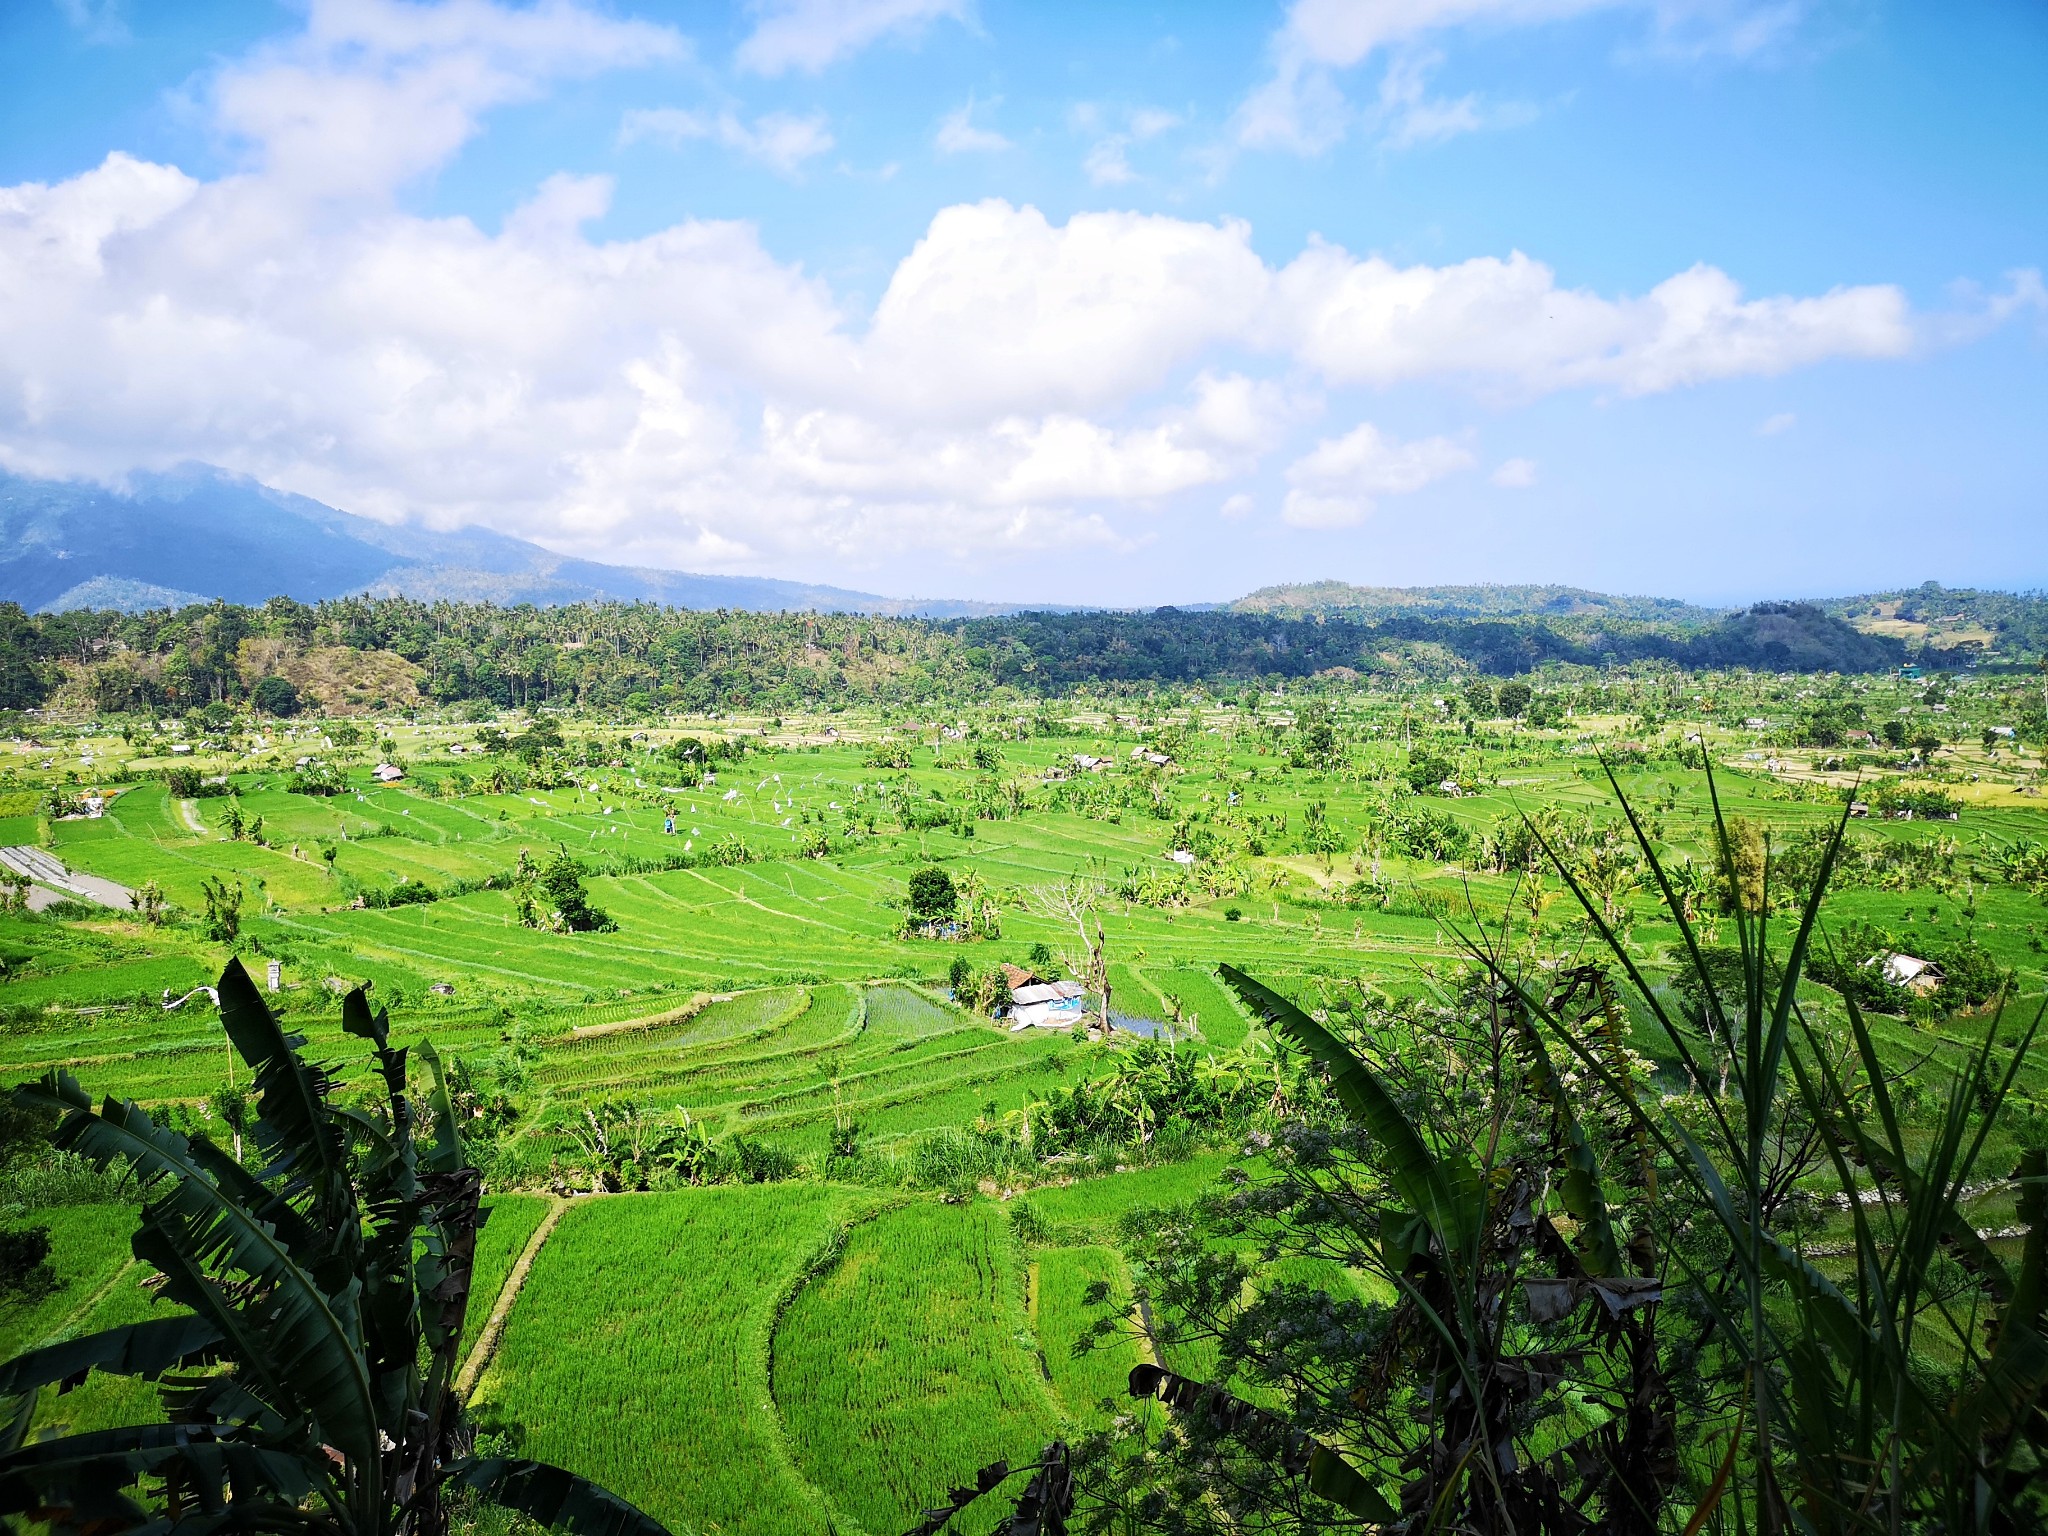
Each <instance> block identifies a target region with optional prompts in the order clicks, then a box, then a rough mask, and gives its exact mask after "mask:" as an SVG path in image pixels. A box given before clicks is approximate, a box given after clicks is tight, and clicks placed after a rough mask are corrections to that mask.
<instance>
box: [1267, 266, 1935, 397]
mask: <svg viewBox="0 0 2048 1536" xmlns="http://www.w3.org/2000/svg"><path fill="white" fill-rule="evenodd" d="M1276 288H1277V304H1276V306H1275V314H1274V322H1275V324H1276V325H1278V326H1279V327H1280V328H1281V333H1282V338H1283V344H1285V345H1288V346H1289V347H1290V348H1291V349H1292V350H1293V351H1294V352H1295V353H1296V355H1298V356H1299V357H1301V358H1302V360H1304V361H1305V362H1307V363H1309V364H1311V365H1312V366H1314V367H1315V368H1317V369H1319V370H1320V371H1321V372H1322V373H1323V374H1324V376H1325V377H1326V378H1328V379H1330V380H1331V381H1332V382H1333V383H1352V384H1390V383H1394V382H1397V381H1399V380H1402V379H1410V378H1418V377H1423V376H1426V375H1442V374H1465V375H1469V376H1472V377H1474V378H1478V379H1482V380H1486V379H1490V380H1494V381H1497V382H1499V383H1500V384H1503V385H1506V386H1509V387H1511V388H1512V389H1514V390H1516V391H1519V392H1526V393H1536V392H1542V391H1546V390H1556V389H1565V388H1571V387H1575V386H1596V387H1612V388H1618V389H1620V390H1622V391H1623V392H1625V393H1629V394H1653V393H1657V392H1659V391H1663V390H1668V389H1676V388H1679V387H1682V386H1684V385H1690V384H1699V383H1704V382H1706V381H1708V380H1710V379H1721V378H1733V377H1738V376H1759V375H1761V376H1770V375H1774V374H1780V373H1785V372H1789V371H1790V370H1792V369H1794V368H1799V367H1804V366H1807V365H1809V364H1812V363H1817V362H1820V361H1822V360H1824V359H1827V358H1833V357H1899V356H1902V355H1904V354H1905V353H1907V352H1908V351H1910V350H1911V349H1912V347H1913V346H1914V344H1915V335H1914V326H1913V321H1912V316H1911V313H1910V309H1909V306H1908V305H1907V302H1906V296H1905V294H1904V293H1902V292H1901V291H1900V290H1899V289H1897V288H1895V287H1892V286H1889V285H1872V286H1865V287H1858V288H1836V289H1833V290H1830V291H1829V292H1827V293H1825V294H1821V295H1819V296H1817V297H1813V298H1791V297H1782V296H1781V297H1774V298H1764V299H1745V298H1744V297H1743V295H1742V290H1741V288H1740V286H1739V285H1738V284H1737V283H1736V282H1735V280H1734V279H1733V278H1731V277H1729V276H1728V274H1727V273H1725V272H1722V271H1720V270H1719V269H1717V268H1714V267H1708V266H1697V267H1693V268H1691V269H1689V270H1687V271H1685V272H1681V273H1678V274H1677V275H1676V276H1674V277H1670V278H1667V279H1665V280H1664V281H1663V282H1661V283H1659V284H1658V285H1657V286H1656V287H1654V288H1652V289H1651V290H1650V291H1649V293H1647V294H1645V295H1643V296H1642V297H1640V298H1619V299H1609V298H1603V297H1601V296H1600V295H1598V294H1594V293H1589V292H1587V291H1585V290H1584V289H1567V288H1560V287H1559V286H1558V285H1557V281H1556V277H1555V275H1554V274H1553V273H1552V272H1551V270H1550V268H1549V267H1547V266H1545V265H1544V264H1543V263H1542V262H1539V261H1533V260H1531V259H1530V258H1529V257H1527V256H1525V255H1523V254H1522V253H1520V252H1519V251H1518V252H1515V253H1514V254H1513V255H1511V256H1508V257H1506V258H1505V259H1503V258H1499V257H1492V256H1483V257H1477V258H1475V259H1473V260H1470V261H1464V262H1459V263H1457V264H1455V265H1452V266H1447V267H1428V266H1415V267H1395V266H1394V265H1392V264H1391V263H1389V262H1387V261H1385V260H1383V259H1381V258H1379V257H1368V258H1365V259H1362V260H1361V259H1360V258H1357V257H1354V256H1352V255H1351V254H1350V253H1349V252H1346V251H1344V250H1342V249H1341V248H1339V247H1337V246H1333V245H1329V244H1327V243H1324V242H1321V241H1314V242H1311V244H1310V246H1309V248H1308V249H1307V250H1306V251H1304V252H1303V253H1302V254H1301V255H1300V256H1298V257H1296V258H1295V259H1294V261H1292V262H1290V263H1289V264H1288V265H1287V267H1286V268H1285V269H1284V270H1282V271H1281V272H1280V273H1279V274H1278V276H1277V279H1276Z"/></svg>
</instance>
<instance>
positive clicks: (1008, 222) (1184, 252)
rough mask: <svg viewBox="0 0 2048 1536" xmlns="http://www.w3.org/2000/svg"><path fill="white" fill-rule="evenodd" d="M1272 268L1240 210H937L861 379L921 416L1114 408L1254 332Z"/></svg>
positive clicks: (899, 271) (999, 205)
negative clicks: (1218, 345)
mask: <svg viewBox="0 0 2048 1536" xmlns="http://www.w3.org/2000/svg"><path fill="white" fill-rule="evenodd" d="M1270 276H1271V275H1270V273H1269V272H1268V269H1267V268H1266V266H1265V264H1264V263H1263V262H1262V261H1261V260H1260V259H1259V257H1258V255H1257V253H1256V252H1254V251H1253V250H1252V248H1251V231H1250V229H1249V228H1248V227H1247V226H1246V225H1244V224H1241V223H1237V222H1235V221H1230V222H1225V223H1221V224H1203V223H1197V222H1192V221H1189V220H1184V219H1175V218H1167V217H1164V216H1160V215H1151V214H1136V213H1083V214H1076V215H1074V217H1073V218H1071V219H1069V220H1068V221H1067V222H1066V223H1065V224H1064V225H1058V226H1055V225H1053V224H1052V223H1050V222H1049V221H1048V220H1047V219H1046V217H1045V215H1044V214H1042V213H1040V212H1039V211H1038V210H1037V209H1036V208H1031V207H1024V208H1016V207H1012V206H1011V205H1010V204H1008V203H1006V202H1002V201H1000V200H993V199H992V200H990V201H988V202H982V203H974V204H963V205H959V206H955V207H952V208H945V209H941V210H940V211H939V213H938V214H937V215H936V216H935V217H934V218H933V219H932V222H931V226H930V228H929V229H928V230H927V231H926V233H925V236H924V238H923V239H922V240H920V241H919V242H918V243H917V245H916V246H915V247H914V248H913V249H912V250H911V252H910V254H909V255H908V256H906V257H905V258H904V259H903V261H902V262H901V264H899V265H898V266H897V268H896V272H895V275H894V276H893V277H892V278H891V279H890V282H889V286H888V288H887V290H886V291H885V292H884V293H883V295H882V299H881V302H880V304H879V305H878V306H877V307H876V310H875V316H874V321H873V323H872V325H871V326H870V328H869V331H868V335H867V338H866V344H865V347H864V354H865V369H866V372H867V379H866V381H865V383H864V392H865V394H866V395H867V397H868V398H869V399H870V400H874V399H875V398H876V397H877V396H878V395H879V396H882V397H886V398H887V399H888V400H889V401H890V402H892V404H893V405H894V407H895V408H897V409H902V410H907V411H911V412H916V413H923V414H925V415H955V416H957V415H961V414H966V415H973V414H976V413H985V412H991V411H997V412H1000V411H1011V410H1016V409H1019V408H1021V407H1022V406H1023V404H1024V402H1027V401H1028V402H1032V403H1033V404H1034V405H1035V406H1036V407H1037V408H1040V409H1061V410H1087V409H1092V408H1096V407H1099V406H1104V405H1109V404H1111V403H1113V402H1116V401H1120V400H1124V399H1128V398H1129V397H1131V396H1133V395H1135V394H1138V393H1140V392H1141V391H1144V390H1148V389H1152V388H1156V387H1157V386H1159V385H1160V384H1162V383H1164V382H1166V380H1167V378H1168V377H1169V375H1171V374H1172V372H1173V371H1174V370H1175V369H1176V368H1178V367H1180V366H1181V365H1183V364H1185V363H1186V362H1188V361H1189V360H1191V359H1192V358H1194V357H1195V355H1196V354H1197V353H1199V352H1201V351H1202V350H1203V349H1204V348H1206V347H1207V346H1209V345H1210V344H1211V343H1214V342H1216V341H1219V340H1224V339H1228V338H1233V337H1240V336H1243V335H1245V334H1247V333H1249V332H1250V331H1251V330H1252V329H1254V328H1255V327H1256V325H1257V324H1258V321H1259V317H1260V313H1261V310H1262V308H1263V306H1264V303H1265V299H1266V293H1267V289H1268V286H1269V283H1270Z"/></svg>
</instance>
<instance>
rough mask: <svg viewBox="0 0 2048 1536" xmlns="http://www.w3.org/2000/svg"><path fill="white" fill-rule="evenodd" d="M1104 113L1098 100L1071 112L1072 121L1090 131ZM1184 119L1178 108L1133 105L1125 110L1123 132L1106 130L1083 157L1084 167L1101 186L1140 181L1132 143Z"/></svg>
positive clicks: (1069, 114)
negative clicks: (1134, 164) (1133, 159)
mask: <svg viewBox="0 0 2048 1536" xmlns="http://www.w3.org/2000/svg"><path fill="white" fill-rule="evenodd" d="M1104 116H1105V113H1104V109H1103V108H1102V107H1100V106H1099V105H1097V104H1096V103H1094V102H1077V103H1075V105H1074V106H1073V107H1072V108H1071V109H1070V110H1069V112H1068V119H1069V121H1070V122H1072V123H1073V125H1074V126H1075V127H1076V128H1079V129H1082V130H1084V131H1088V132H1093V131H1094V130H1095V129H1096V128H1097V127H1098V126H1100V124H1101V122H1102V120H1103V117H1104ZM1180 123H1181V117H1180V114H1179V113H1178V112H1168V111H1166V110H1164V109H1163V108H1160V107H1137V108H1133V109H1131V110H1129V111H1127V112H1125V113H1124V127H1123V131H1122V132H1120V133H1111V134H1106V135H1104V136H1103V137H1102V138H1100V139H1097V140H1096V141H1095V143H1093V144H1091V145H1090V146H1089V147H1088V153H1087V154H1086V155H1084V156H1083V157H1082V159H1081V169H1082V171H1083V172H1084V173H1086V175H1087V177H1088V179H1089V181H1091V182H1093V183H1094V184H1095V185H1096V186H1098V187H1116V186H1122V185H1124V184H1125V183H1127V182H1133V181H1136V180H1137V179H1138V173H1137V172H1136V171H1134V170H1132V169H1131V162H1130V148H1131V146H1132V145H1133V144H1142V143H1144V142H1145V141H1146V140H1147V139H1156V138H1158V137H1159V135H1160V134H1162V133H1166V132H1168V131H1169V130H1171V129H1174V128H1178V127H1179V126H1180Z"/></svg>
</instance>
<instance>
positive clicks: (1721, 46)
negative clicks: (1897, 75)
mask: <svg viewBox="0 0 2048 1536" xmlns="http://www.w3.org/2000/svg"><path fill="white" fill-rule="evenodd" d="M1808 8H1809V7H1808V5H1807V3H1806V0H1368V3H1361V0H1293V4H1291V5H1290V6H1289V7H1288V8H1287V16H1286V19H1285V20H1284V21H1283V22H1282V23H1281V25H1280V28H1279V30H1278V31H1276V32H1275V33H1274V34H1273V36H1272V38H1271V39H1270V40H1269V41H1268V43H1267V55H1268V60H1269V66H1270V69H1269V73H1268V75H1267V78H1266V79H1265V80H1263V81H1262V82H1261V83H1260V84H1259V85H1258V86H1257V87H1255V88H1254V89H1253V90H1252V92H1251V93H1250V94H1249V95H1248V96H1247V97H1246V98H1245V100H1244V101H1243V102H1242V103H1241V104H1240V105H1239V107H1238V110H1237V112H1236V114H1235V117H1234V119H1233V124H1232V126H1233V128H1234V130H1235V136H1236V139H1237V141H1238V143H1240V144H1243V145H1246V146H1248V147H1251V148H1261V149H1284V150H1290V151H1292V152H1294V153H1296V154H1303V155H1314V154H1320V153H1322V152H1323V151H1324V150H1326V149H1328V148H1330V147H1331V146H1332V145H1333V144H1336V143H1337V142H1339V141H1340V140H1341V139H1343V138H1344V137H1345V135H1346V134H1347V133H1349V132H1350V130H1351V129H1352V127H1353V126H1354V125H1355V124H1357V123H1358V122H1360V121H1361V119H1362V118H1364V117H1366V116H1368V114H1362V113H1361V112H1360V111H1359V110H1358V109H1357V108H1356V107H1354V106H1353V105H1352V103H1351V101H1350V100H1349V99H1348V98H1347V97H1346V96H1345V94H1344V90H1343V88H1342V86H1341V85H1339V83H1338V80H1337V76H1338V75H1339V74H1340V73H1341V72H1343V71H1345V70H1350V69H1355V68H1357V67H1359V66H1360V65H1362V64H1364V63H1365V62H1366V61H1367V60H1368V59H1370V58H1372V57H1373V56H1374V55H1376V54H1383V55H1384V54H1391V55H1394V56H1395V57H1394V61H1393V63H1392V64H1390V65H1389V67H1388V71H1387V74H1386V77H1385V79H1384V80H1383V82H1382V84H1381V105H1380V110H1379V112H1378V113H1376V114H1370V116H1371V117H1372V119H1373V120H1374V121H1376V122H1379V123H1380V124H1382V125H1385V126H1387V127H1388V129H1389V131H1388V133H1387V141H1388V142H1389V143H1391V144H1393V145H1395V146H1397V147H1399V146H1401V145H1405V144H1414V143H1422V142H1428V141H1430V140H1432V139H1437V138H1443V137H1447V136H1449V135H1450V134H1451V133H1456V132H1469V131H1471V130H1472V129H1473V128H1476V127H1480V126H1485V125H1487V123H1488V120H1489V119H1491V121H1492V125H1494V126H1507V125H1509V124H1512V123H1514V122H1518V121H1525V120H1526V119H1527V115H1528V114H1527V110H1526V109H1525V108H1520V107H1508V108H1500V109H1491V110H1488V109H1485V108H1483V107H1482V106H1481V104H1480V103H1479V102H1478V100H1477V99H1476V98H1473V97H1465V98H1463V99H1461V100H1460V101H1457V102H1445V103H1427V102H1422V101H1420V100H1418V101H1416V102H1415V103H1414V104H1413V105H1411V106H1410V107H1409V108H1408V109H1407V110H1403V111H1396V112H1393V113H1391V114H1390V112H1389V104H1388V96H1389V94H1390V93H1391V94H1392V95H1393V96H1395V97H1396V98H1398V97H1400V96H1401V95H1402V94H1403V93H1404V92H1406V91H1408V90H1410V89H1411V84H1410V82H1409V81H1408V80H1406V79H1404V78H1403V70H1404V69H1406V70H1408V71H1409V72H1411V73H1412V72H1413V70H1414V67H1415V66H1414V65H1413V64H1412V63H1408V64H1404V61H1403V59H1402V58H1401V57H1400V55H1401V54H1402V51H1403V50H1409V49H1413V48H1415V47H1416V46H1417V45H1419V44H1421V43H1422V42H1423V40H1425V39H1428V38H1432V37H1435V36H1437V35H1440V34H1442V33H1445V32H1449V31H1453V30H1460V29H1462V30H1473V31H1480V30H1488V31H1504V30H1508V29H1513V28H1521V27H1534V26H1543V25H1547V24H1551V23H1555V22H1560V21H1566V20H1570V19H1572V18H1575V17H1580V16H1584V15H1588V14H1590V13H1592V12H1596V11H1634V12H1638V13H1641V14H1642V15H1644V16H1645V17H1647V18H1648V21H1649V37H1648V45H1647V51H1648V52H1651V53H1654V54H1658V55H1662V56H1665V57H1670V58H1682V59H1695V58H1702V57H1708V56H1719V57H1725V58H1734V59H1752V58H1758V57H1761V56H1765V55H1768V54H1770V53H1771V52H1773V51H1774V50H1775V49H1777V48H1778V47H1779V46H1780V45H1781V44H1783V43H1784V42H1785V41H1786V40H1787V38H1788V37H1789V36H1790V35H1791V34H1792V33H1793V31H1794V30H1795V29H1796V27H1797V26H1798V24H1799V22H1800V21H1801V20H1802V19H1803V17H1804V16H1805V14H1806V11H1807V10H1808Z"/></svg>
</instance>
